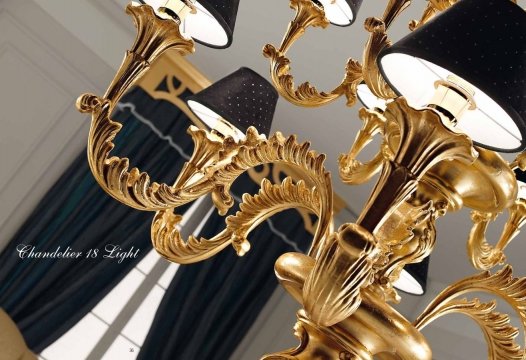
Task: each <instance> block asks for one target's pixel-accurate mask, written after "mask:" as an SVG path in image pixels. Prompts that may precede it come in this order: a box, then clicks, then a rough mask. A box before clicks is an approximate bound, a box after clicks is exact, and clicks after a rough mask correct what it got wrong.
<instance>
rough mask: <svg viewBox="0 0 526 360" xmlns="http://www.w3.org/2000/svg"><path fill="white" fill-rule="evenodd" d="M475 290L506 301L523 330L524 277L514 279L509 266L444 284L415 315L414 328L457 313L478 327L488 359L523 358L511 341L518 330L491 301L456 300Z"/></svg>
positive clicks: (525, 319)
mask: <svg viewBox="0 0 526 360" xmlns="http://www.w3.org/2000/svg"><path fill="white" fill-rule="evenodd" d="M477 291H481V292H486V293H489V294H491V295H495V296H498V297H500V298H501V299H503V300H504V301H506V302H507V303H508V304H509V305H510V306H511V307H512V308H513V310H514V311H515V312H516V313H517V315H518V316H519V318H520V320H521V326H522V327H523V329H526V300H525V299H526V278H514V277H513V273H512V269H511V266H509V265H506V266H505V267H504V268H503V269H502V270H500V271H498V272H496V273H495V274H494V275H492V274H491V273H490V272H489V271H485V272H483V273H481V274H478V275H475V276H471V277H468V278H465V279H463V280H461V281H459V282H457V283H455V284H453V285H451V286H449V287H447V288H446V289H445V290H444V291H442V292H441V293H440V294H439V295H438V296H437V297H436V299H435V300H433V301H432V302H431V304H429V306H428V307H427V308H426V309H425V310H424V312H423V313H422V314H421V315H420V316H419V317H418V319H417V320H416V321H415V323H414V324H415V326H416V328H417V329H419V330H421V329H423V328H424V327H425V326H427V325H429V324H430V323H432V322H433V321H435V320H436V319H438V318H440V317H442V316H444V315H447V314H449V313H453V312H455V313H461V314H464V315H467V316H469V317H471V318H472V319H473V320H475V321H476V322H477V323H478V325H479V326H480V327H481V330H482V332H483V333H484V336H485V338H486V341H487V343H488V352H489V359H491V360H494V359H495V360H496V359H523V358H524V357H525V356H526V352H525V351H524V350H522V349H520V347H519V346H518V345H517V344H516V343H515V338H516V336H517V335H518V334H519V332H518V331H517V329H515V328H513V327H512V326H511V325H510V319H509V316H508V315H506V314H500V313H497V312H495V311H494V309H495V303H494V302H490V303H488V304H482V303H480V302H479V301H478V300H477V299H475V300H473V301H467V300H458V299H457V298H458V297H459V296H462V295H464V294H466V293H470V292H477ZM525 339H526V336H525Z"/></svg>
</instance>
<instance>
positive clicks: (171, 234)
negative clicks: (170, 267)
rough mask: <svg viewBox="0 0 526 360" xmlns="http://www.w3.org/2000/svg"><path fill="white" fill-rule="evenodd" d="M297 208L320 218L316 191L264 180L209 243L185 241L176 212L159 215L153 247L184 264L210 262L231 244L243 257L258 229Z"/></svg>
mask: <svg viewBox="0 0 526 360" xmlns="http://www.w3.org/2000/svg"><path fill="white" fill-rule="evenodd" d="M294 208H304V209H307V210H309V211H311V212H312V213H314V214H317V215H319V214H320V213H321V211H322V204H321V202H320V198H319V195H318V192H317V191H316V189H315V188H308V187H307V186H306V185H305V182H303V181H299V182H298V183H297V184H295V183H293V181H292V178H290V177H287V178H286V179H285V180H283V182H282V183H281V184H279V185H273V184H272V183H271V182H270V181H269V180H267V179H264V180H263V182H262V184H261V189H260V191H259V193H258V194H257V195H255V196H251V195H248V194H245V195H243V202H242V203H241V204H240V211H238V212H237V213H236V214H235V215H232V216H229V217H227V218H226V229H225V230H223V231H222V232H221V233H219V234H218V235H216V236H214V237H213V238H212V239H209V240H207V239H203V238H202V239H196V238H195V237H193V236H190V238H189V239H188V240H187V241H184V240H183V239H182V238H181V234H180V232H179V230H178V229H177V225H178V224H179V222H180V221H181V216H179V215H175V214H174V213H173V211H172V210H163V211H160V212H158V213H157V214H156V216H155V218H154V221H153V224H152V242H153V246H154V248H155V249H156V250H157V251H158V252H159V253H160V254H161V255H162V256H163V257H164V258H166V259H168V260H170V261H173V262H176V263H180V264H188V263H194V262H197V261H201V260H204V259H207V258H209V257H211V256H213V255H215V254H217V253H218V252H219V251H221V250H223V249H224V248H225V247H227V246H228V245H230V244H232V245H233V247H234V248H235V250H236V252H237V253H238V255H239V256H243V255H244V254H245V253H246V252H247V251H248V250H249V249H250V243H249V242H248V239H247V237H248V235H249V233H250V232H251V231H252V230H253V229H254V228H255V227H257V226H258V225H259V224H261V223H262V222H263V221H265V220H266V219H268V218H269V217H271V216H273V215H274V214H276V213H278V212H281V211H284V210H287V209H294ZM322 231H323V230H322Z"/></svg>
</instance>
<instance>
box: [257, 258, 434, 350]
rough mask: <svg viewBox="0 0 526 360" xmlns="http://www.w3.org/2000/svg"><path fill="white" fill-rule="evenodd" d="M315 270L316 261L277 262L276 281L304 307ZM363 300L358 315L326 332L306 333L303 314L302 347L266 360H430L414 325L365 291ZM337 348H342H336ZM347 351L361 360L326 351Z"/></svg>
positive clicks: (314, 326)
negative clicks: (309, 277)
mask: <svg viewBox="0 0 526 360" xmlns="http://www.w3.org/2000/svg"><path fill="white" fill-rule="evenodd" d="M314 266H315V260H314V259H312V258H311V257H309V256H306V255H303V254H298V253H287V254H284V255H282V256H281V257H280V258H279V259H278V260H277V261H276V266H275V270H276V275H277V277H278V279H279V281H280V283H281V285H282V286H283V287H284V288H285V289H286V290H287V292H289V293H290V295H292V297H294V298H295V299H296V301H298V302H299V303H300V304H302V302H303V296H302V294H303V293H304V292H305V290H304V289H303V287H304V284H305V282H306V281H307V278H308V276H309V274H310V273H311V272H312V270H313V268H314ZM361 296H362V302H361V304H360V306H359V307H358V308H357V309H356V311H355V312H354V313H353V314H352V315H351V316H349V317H348V318H345V319H344V320H343V321H341V322H339V323H337V324H335V325H334V326H330V327H324V326H320V325H317V324H315V323H313V322H309V325H310V327H307V328H306V327H304V325H303V324H302V321H303V318H305V316H302V315H303V313H300V316H299V324H297V325H296V329H297V328H298V326H299V327H301V328H303V330H305V331H299V332H298V331H297V332H296V334H297V335H298V336H299V337H300V342H301V344H300V346H299V347H298V348H296V349H293V350H288V351H284V352H281V353H276V354H272V355H267V356H266V357H264V358H263V359H265V360H269V359H273V360H284V359H287V360H291V359H305V360H307V359H309V360H310V359H320V360H339V359H371V358H373V356H374V358H379V359H399V360H400V359H401V360H431V349H430V348H429V345H428V344H427V341H426V339H425V338H424V336H423V335H422V334H421V333H420V332H419V331H418V330H417V329H416V328H415V327H414V326H413V325H412V324H411V323H410V322H409V321H407V320H406V319H405V318H404V317H403V316H402V315H400V314H399V313H398V312H397V311H395V310H394V309H393V308H392V307H391V306H389V305H388V304H387V303H385V302H384V301H383V300H381V299H379V298H378V297H377V296H376V295H375V293H373V292H371V291H369V290H368V289H364V290H363V291H362V292H361ZM320 333H321V334H323V336H320V335H319V334H320ZM335 343H336V344H338V345H337V346H335ZM342 347H343V348H344V349H345V351H346V352H347V353H349V354H357V355H358V356H360V357H354V358H353V357H352V356H351V357H347V356H348V355H347V354H343V357H340V356H339V355H338V356H336V355H335V354H334V351H330V350H328V349H327V348H329V349H330V348H334V349H335V350H336V349H337V350H338V351H341V349H342ZM318 348H319V349H320V352H319V353H318V352H317V349H318ZM318 354H319V356H318V357H316V356H315V355H318Z"/></svg>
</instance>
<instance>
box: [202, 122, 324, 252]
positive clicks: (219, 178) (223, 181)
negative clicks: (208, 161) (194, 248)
mask: <svg viewBox="0 0 526 360" xmlns="http://www.w3.org/2000/svg"><path fill="white" fill-rule="evenodd" d="M252 130H253V131H255V129H254V128H252ZM249 131H251V130H250V129H249ZM324 162H325V155H324V154H321V155H319V154H317V153H316V152H314V151H312V150H310V143H308V142H305V143H302V144H298V142H297V141H296V136H294V135H291V136H289V137H287V138H285V137H283V135H282V134H281V133H280V132H277V133H275V134H274V135H272V136H271V137H270V138H269V139H268V140H264V141H259V142H257V143H256V144H255V145H253V146H241V147H239V149H238V150H237V152H236V154H235V155H233V156H232V157H231V158H230V159H229V161H228V162H226V163H224V164H221V166H219V167H217V168H215V169H214V168H210V169H208V170H207V171H208V172H209V173H210V177H209V179H208V180H207V181H209V182H211V183H213V184H215V185H214V186H215V188H214V192H213V195H214V194H215V197H216V198H217V199H219V200H218V201H227V202H228V201H229V200H230V199H231V196H230V194H229V191H230V186H231V184H232V183H233V182H234V180H235V179H236V178H237V177H238V176H239V175H241V174H242V173H243V172H245V171H246V170H248V169H250V168H253V167H255V166H259V165H262V164H265V163H286V164H288V165H294V166H296V167H297V168H298V169H299V170H300V171H301V172H302V173H303V174H304V176H306V177H307V178H308V179H310V181H311V183H312V184H314V185H315V187H316V189H317V191H318V193H319V196H320V202H321V204H323V206H324V207H323V211H321V212H320V219H319V222H320V225H319V226H318V228H317V229H316V233H315V235H314V240H313V243H312V246H311V250H310V252H309V253H310V254H313V256H316V255H317V253H318V251H319V249H320V246H321V244H322V241H323V239H324V238H325V235H326V234H327V232H328V230H329V229H330V224H331V223H332V210H333V189H332V181H331V176H330V173H329V172H328V171H326V169H325V167H324Z"/></svg>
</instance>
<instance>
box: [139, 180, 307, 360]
mask: <svg viewBox="0 0 526 360" xmlns="http://www.w3.org/2000/svg"><path fill="white" fill-rule="evenodd" d="M258 188H259V187H257V186H256V185H255V184H254V183H253V182H251V181H250V180H249V179H247V175H243V176H242V177H241V178H240V179H238V183H236V184H235V186H234V187H233V192H234V193H235V194H236V193H237V195H238V198H239V195H241V194H242V193H244V192H248V193H251V194H254V193H256V192H257V190H258ZM233 211H234V210H233ZM233 211H231V213H232V212H233ZM224 227H225V224H224V220H223V219H221V218H219V217H217V216H212V217H211V218H210V219H209V220H208V221H207V223H206V225H205V227H204V228H203V230H202V232H201V235H203V236H204V237H205V238H210V237H212V236H213V235H215V234H217V233H219V232H220V231H221V230H222V229H224ZM311 238H312V235H310V234H308V233H307V232H306V230H305V228H304V224H303V220H302V219H301V217H300V215H299V214H298V213H297V212H296V211H295V210H291V211H287V212H283V213H281V214H278V215H277V216H275V217H273V218H272V219H271V222H270V223H269V222H264V223H263V224H261V225H260V226H259V227H258V228H257V229H256V230H255V231H254V232H253V233H252V234H250V236H249V240H250V242H251V244H252V249H251V250H250V252H249V253H248V254H246V255H245V256H244V257H238V256H237V255H236V254H235V252H234V250H233V249H231V248H227V249H225V250H224V251H223V252H222V253H220V254H218V255H216V256H215V257H214V258H212V259H210V260H207V261H205V262H202V263H198V264H193V265H187V266H181V267H180V268H179V270H178V271H177V273H176V275H175V277H174V279H173V281H172V283H171V284H170V286H169V288H168V289H167V291H166V294H165V296H164V298H163V300H162V302H161V304H160V306H159V308H158V310H157V313H156V316H155V319H154V321H153V325H152V327H151V329H150V332H149V333H148V336H147V338H146V340H145V342H144V344H143V346H142V348H141V351H140V353H139V357H138V359H141V360H149V359H156V360H172V359H178V360H194V359H207V360H214V359H217V360H226V359H228V358H229V357H230V356H231V355H232V353H233V352H234V351H235V349H236V347H237V345H238V344H239V343H240V342H241V340H242V339H243V337H244V336H245V334H246V333H247V331H248V330H249V328H250V326H251V325H252V323H253V322H254V321H255V320H256V317H257V316H258V315H259V313H260V311H261V310H262V308H263V307H264V306H265V304H266V302H267V301H268V299H269V298H270V296H271V295H272V293H273V292H274V290H275V289H276V287H277V286H278V282H277V279H276V277H275V275H274V263H275V261H276V259H277V258H278V257H279V256H280V255H281V254H283V253H286V252H290V251H298V250H300V249H301V250H306V249H307V247H308V244H310V240H311Z"/></svg>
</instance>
